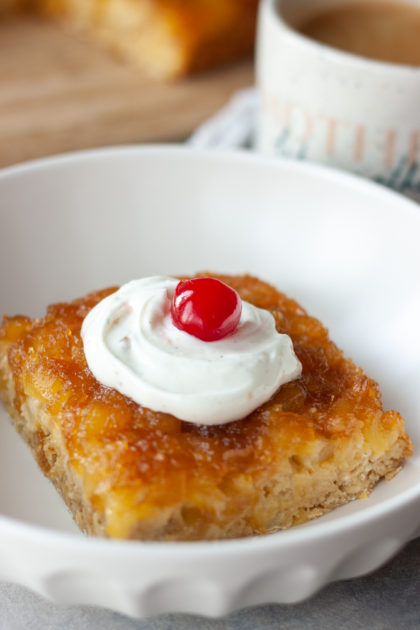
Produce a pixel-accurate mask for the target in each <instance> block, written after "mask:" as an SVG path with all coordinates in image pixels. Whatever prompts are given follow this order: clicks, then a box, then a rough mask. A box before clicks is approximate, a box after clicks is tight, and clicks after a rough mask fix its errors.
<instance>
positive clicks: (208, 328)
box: [171, 278, 242, 341]
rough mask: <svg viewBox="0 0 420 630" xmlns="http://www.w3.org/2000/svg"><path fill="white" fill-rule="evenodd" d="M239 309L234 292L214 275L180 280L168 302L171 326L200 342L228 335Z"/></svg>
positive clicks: (238, 314) (239, 311)
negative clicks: (170, 302)
mask: <svg viewBox="0 0 420 630" xmlns="http://www.w3.org/2000/svg"><path fill="white" fill-rule="evenodd" d="M241 311H242V302H241V298H240V297H239V295H238V294H237V293H236V291H234V290H233V289H231V288H230V287H228V286H227V284H225V283H224V282H221V281H220V280H216V278H194V279H193V280H181V282H179V284H178V285H177V287H176V289H175V293H174V296H173V298H172V304H171V314H172V321H173V323H174V325H175V326H176V327H177V328H179V329H180V330H183V331H184V332H187V333H189V334H190V335H193V336H194V337H198V338H199V339H202V340H203V341H216V340H218V339H223V337H227V335H231V334H232V333H233V332H234V331H235V330H236V327H237V325H238V323H239V319H240V317H241Z"/></svg>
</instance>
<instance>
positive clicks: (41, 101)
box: [0, 17, 253, 166]
mask: <svg viewBox="0 0 420 630" xmlns="http://www.w3.org/2000/svg"><path fill="white" fill-rule="evenodd" d="M252 83H253V67H252V63H251V61H247V62H242V63H239V64H235V65H231V66H229V67H225V68H223V69H218V70H215V71H212V72H208V73H205V74H201V75H198V76H195V77H192V78H187V79H183V80H181V81H178V82H174V83H170V84H165V83H157V82H154V81H152V80H150V79H148V78H147V77H145V76H144V75H143V74H142V73H141V72H140V71H139V70H137V69H136V68H133V67H131V66H129V65H127V64H126V63H124V62H123V61H121V60H119V59H117V58H115V57H113V56H112V55H110V54H109V53H108V52H107V51H105V50H104V49H103V48H102V47H100V46H97V45H96V43H93V42H92V41H91V40H90V39H89V38H88V37H85V36H83V35H81V34H78V33H75V32H74V31H73V30H71V29H67V28H66V27H64V26H63V25H59V24H57V23H51V22H48V21H45V20H41V19H36V18H29V17H22V18H20V17H19V18H16V19H11V20H10V19H4V20H0V166H5V165H8V164H13V163H16V162H20V161H23V160H27V159H32V158H36V157H41V156H45V155H51V154H54V153H61V152H65V151H72V150H77V149H85V148H89V147H98V146H105V145H110V144H122V143H139V142H162V141H169V142H172V141H178V140H184V139H185V138H187V137H188V135H189V134H190V133H191V131H193V129H195V127H196V126H197V125H198V124H200V123H201V122H202V121H203V120H205V119H206V118H208V117H209V116H211V115H212V114H213V113H214V112H216V111H217V110H218V109H219V108H220V107H222V106H223V105H224V104H225V103H226V102H227V101H228V100H229V98H230V96H231V95H232V94H233V93H234V92H235V91H236V90H238V89H240V88H242V87H245V86H249V85H251V84H252Z"/></svg>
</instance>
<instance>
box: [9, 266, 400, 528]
mask: <svg viewBox="0 0 420 630" xmlns="http://www.w3.org/2000/svg"><path fill="white" fill-rule="evenodd" d="M214 277H218V278H219V279H221V280H222V281H224V282H226V283H227V284H229V285H230V286H231V287H233V288H234V289H236V290H237V291H238V293H239V294H240V296H241V297H242V299H244V300H247V301H249V302H251V303H253V304H254V305H256V306H258V307H261V308H265V309H269V310H270V311H271V313H272V314H273V316H274V318H275V321H276V327H277V329H278V331H279V332H285V333H287V334H289V335H290V336H291V338H292V340H293V343H294V348H295V352H296V354H297V356H298V358H299V359H300V361H301V363H302V366H303V371H302V376H301V377H300V378H299V379H297V380H295V381H293V382H290V383H287V384H286V385H283V386H282V387H281V388H280V389H279V390H278V391H277V393H276V394H275V395H274V396H273V397H272V398H271V400H269V401H268V402H266V403H265V404H264V405H262V406H261V407H260V408H258V409H257V410H256V411H254V412H253V413H252V414H250V415H249V416H248V417H246V418H245V419H242V420H238V421H236V422H232V423H229V424H225V425H219V426H212V427H205V426H197V425H193V424H190V423H187V422H183V421H181V420H178V419H177V418H175V417H173V416H171V415H168V414H164V413H158V412H154V411H151V410H149V409H146V408H143V407H141V406H139V405H138V404H136V403H135V402H133V401H132V400H131V399H129V398H127V397H125V396H124V395H122V394H120V393H119V392H117V391H116V390H113V389H111V388H108V387H105V386H102V385H101V384H100V383H99V382H97V381H96V379H95V378H94V377H93V375H92V374H91V372H90V370H89V368H88V366H87V364H86V360H85V356H84V352H83V345H82V341H81V337H80V328H81V325H82V321H83V319H84V317H85V316H86V314H87V313H88V311H89V310H90V309H91V308H92V307H93V306H94V305H95V304H96V303H97V302H98V301H99V300H101V299H102V298H104V297H105V296H106V295H109V294H110V293H111V292H112V291H114V290H115V288H112V289H107V290H104V291H99V292H95V293H92V294H90V295H88V296H86V297H84V298H81V299H78V300H75V301H73V302H71V303H66V304H65V303H63V304H55V305H52V306H50V307H49V308H48V310H47V314H46V316H45V318H43V319H41V320H39V319H36V320H31V319H29V318H28V317H24V316H17V317H5V318H4V320H3V324H2V326H1V327H0V398H2V399H3V401H4V403H5V405H6V407H7V408H8V410H9V412H10V414H11V416H12V418H13V422H14V424H15V426H16V428H17V430H18V431H19V432H20V433H21V435H22V436H23V437H24V439H25V440H26V442H27V443H28V444H29V446H30V447H31V449H32V450H33V452H34V454H35V456H36V458H37V461H38V463H39V465H40V467H41V469H42V470H43V472H44V473H45V474H46V475H47V477H49V478H50V479H51V481H52V482H53V483H54V485H55V486H56V487H57V489H58V490H59V492H60V493H61V495H62V496H63V498H64V500H65V502H66V503H67V505H68V507H69V508H70V510H71V512H72V514H73V516H74V518H75V520H76V522H77V523H78V525H79V526H80V528H81V529H82V530H83V531H85V532H87V533H89V534H94V535H100V536H109V537H115V538H127V539H145V540H201V539H219V538H232V537H241V536H250V535H255V534H266V533H270V532H274V531H276V530H279V529H284V528H288V527H291V526H293V525H297V524H300V523H303V522H305V521H307V520H309V519H312V518H315V517H317V516H320V515H321V514H324V513H326V512H329V511H330V510H332V509H333V508H335V507H337V506H339V505H342V504H344V503H347V502H348V501H351V500H353V499H357V498H360V497H365V496H367V494H368V493H369V492H370V491H371V490H372V488H373V487H374V485H375V484H376V483H377V481H378V480H380V479H381V478H383V477H385V478H386V479H390V478H391V477H392V476H393V475H395V474H396V473H397V472H398V471H399V469H400V467H401V465H402V463H403V461H404V459H405V458H406V457H408V456H409V455H410V454H411V452H412V447H411V442H410V440H409V438H408V436H407V434H406V432H405V430H404V421H403V419H402V417H401V416H400V414H399V413H397V412H396V411H387V412H384V411H383V409H382V404H381V396H380V392H379V387H378V385H377V384H376V383H375V382H374V381H373V380H372V379H370V378H369V377H368V376H366V375H365V374H364V373H363V371H362V370H361V369H359V368H357V367H356V366H355V365H354V364H353V362H352V361H351V360H349V359H346V358H344V357H343V354H342V352H341V351H340V350H339V349H338V348H337V347H336V346H335V344H334V343H333V342H332V341H330V339H329V337H328V332H327V330H326V329H325V328H324V327H323V326H322V324H321V323H320V322H319V321H318V320H316V319H315V318H313V317H310V316H309V315H308V314H307V313H306V312H305V311H304V310H303V308H302V307H301V306H300V305H299V304H297V303H296V302H295V301H294V300H292V299H290V298H288V297H287V296H285V295H284V294H282V293H279V292H278V291H277V290H276V289H274V288H273V287H271V286H270V285H268V284H266V283H264V282H261V281H260V280H258V279H256V278H253V277H251V276H235V277H233V276H232V277H231V276H214Z"/></svg>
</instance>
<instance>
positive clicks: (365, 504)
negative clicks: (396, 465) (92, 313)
mask: <svg viewBox="0 0 420 630" xmlns="http://www.w3.org/2000/svg"><path fill="white" fill-rule="evenodd" d="M419 236H420V209H419V207H418V206H417V205H415V204H414V203H411V202H409V201H407V200H405V199H403V198H402V197H399V196H397V195H396V194H394V193H391V192H389V191H387V190H385V189H382V188H380V187H377V186H376V185H374V184H371V183H369V182H366V181H361V180H358V179H356V178H354V177H351V176H349V175H344V174H341V173H338V172H335V171H331V170H325V169H324V168H322V167H318V166H313V165H309V164H300V163H297V162H291V161H290V162H288V161H282V160H273V161H271V160H269V159H263V158H258V157H253V156H248V155H244V154H238V153H235V154H233V153H230V154H219V153H210V152H199V151H193V150H191V149H188V148H177V147H171V148H170V147H146V148H116V149H110V150H101V151H94V152H88V153H80V154H75V155H68V156H64V157H58V158H52V159H47V160H42V161H40V162H35V163H31V164H26V165H23V166H18V167H15V168H10V169H7V170H5V171H3V172H2V173H1V174H0V268H1V270H2V272H1V273H2V275H1V287H0V289H1V290H0V300H1V303H0V307H1V311H2V312H7V313H9V314H15V313H17V312H23V313H28V314H31V315H39V314H41V313H42V312H43V310H44V308H45V305H46V304H48V303H51V302H54V301H57V300H68V299H70V298H74V297H76V296H79V295H83V294H84V293H85V292H87V291H90V290H93V289H96V288H100V287H104V286H107V285H112V284H114V283H120V282H124V281H126V280H129V279H132V278H135V277H140V276H143V275H151V274H160V273H166V274H179V273H193V272H195V271H198V270H202V269H211V270H214V271H225V272H232V273H237V272H245V271H249V272H251V273H253V274H256V275H259V276H261V277H262V278H264V279H266V280H268V281H271V282H272V283H274V284H275V285H277V286H278V287H279V288H280V289H282V290H284V291H286V292H288V293H289V294H291V295H292V296H294V297H296V298H297V299H298V300H299V301H301V303H302V304H303V305H305V306H306V307H307V309H308V310H309V311H310V312H311V313H313V314H314V315H316V316H318V317H319V318H320V319H322V321H323V322H325V323H326V325H327V326H328V327H329V328H330V332H331V335H332V337H333V339H334V340H336V342H337V343H338V344H339V345H340V346H341V347H342V348H344V350H345V352H346V353H347V354H348V355H351V356H352V357H353V358H354V359H355V361H356V362H358V363H359V364H360V365H361V366H362V367H363V368H364V369H365V370H366V371H367V372H368V373H369V374H370V375H372V376H373V377H374V378H376V379H377V380H378V381H379V382H380V384H381V387H382V390H383V398H384V404H385V406H386V407H395V408H397V409H399V410H400V411H401V412H402V413H403V414H404V416H405V417H406V419H407V426H408V430H409V432H410V434H411V436H412V438H413V442H414V447H415V456H414V457H413V458H412V459H411V460H410V461H409V462H408V463H407V465H406V466H405V467H404V469H403V471H402V472H401V473H400V474H399V475H398V476H397V477H396V478H395V479H393V480H392V481H391V482H389V483H387V482H383V483H381V484H379V485H378V487H377V488H376V489H375V490H374V492H373V493H372V495H371V496H370V497H369V498H368V499H366V500H363V501H362V500H360V501H355V502H353V503H351V504H350V505H347V506H345V507H342V508H340V509H338V510H335V511H334V512H332V513H331V514H329V515H327V516H325V517H323V518H320V519H318V520H316V521H312V522H311V523H308V524H306V525H304V526H300V527H297V528H295V529H292V530H289V531H285V532H280V533H278V534H274V535H270V536H262V537H255V538H249V539H243V540H232V541H224V542H211V543H140V542H113V541H108V540H101V539H89V538H86V537H84V536H82V535H81V534H80V533H79V532H78V531H77V530H76V527H75V526H74V525H73V523H72V520H71V518H70V517H69V515H68V514H67V512H66V510H65V508H64V506H63V504H62V503H61V500H60V499H59V498H58V496H56V494H55V491H54V490H53V488H52V487H51V485H50V484H49V482H48V481H46V480H45V479H44V478H43V477H42V475H41V473H40V472H39V471H38V470H37V467H36V465H35V464H34V462H33V461H32V458H31V456H30V454H29V452H28V450H27V448H26V446H25V445H24V444H22V443H21V441H20V438H18V436H17V435H15V433H14V431H13V429H12V428H11V426H10V425H9V422H8V419H7V415H6V414H5V413H4V411H3V410H1V411H0V416H1V417H0V420H1V422H0V514H1V515H0V580H6V581H16V582H19V583H21V584H23V585H25V586H27V587H29V588H32V589H33V590H35V591H37V592H38V593H41V594H43V595H45V596H47V597H49V598H51V599H52V600H53V601H55V602H66V603H78V604H81V603H86V604H96V605H100V606H105V607H108V608H112V609H114V610H117V611H120V612H123V613H127V614H129V615H133V616H138V617H142V616H147V615H152V614H157V613H163V612H169V611H182V612H191V613H202V614H204V615H214V616H216V615H222V614H225V613H228V612H230V611H232V610H234V609H237V608H241V607H244V606H249V605H252V604H260V603H263V602H296V601H299V600H302V599H303V598H305V597H308V596H309V595H311V594H312V593H314V592H315V591H316V590H317V589H319V588H320V587H322V586H323V585H325V584H326V583H328V582H330V581H331V580H337V579H342V578H348V577H354V576H357V575H361V574H363V573H366V572H367V571H370V570H372V569H375V568H376V567H377V566H379V565H380V564H381V563H383V562H384V561H386V560H387V559H388V558H390V557H391V556H392V554H394V553H395V552H396V551H397V550H398V549H399V548H400V547H401V546H402V545H403V544H404V543H405V542H406V541H408V540H409V539H410V538H412V537H414V536H415V535H416V533H420V532H419V525H420V475H419V471H420V458H419V453H420V422H419V419H420V396H419V383H420V358H419V357H420V336H419V332H418V330H419V329H418V322H419V321H420V292H419V283H418V274H419V269H420V248H419V246H418V241H419Z"/></svg>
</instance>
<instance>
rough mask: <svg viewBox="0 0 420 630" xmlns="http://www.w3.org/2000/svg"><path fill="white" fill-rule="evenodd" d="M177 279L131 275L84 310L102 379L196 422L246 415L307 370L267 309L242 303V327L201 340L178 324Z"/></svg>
mask: <svg viewBox="0 0 420 630" xmlns="http://www.w3.org/2000/svg"><path fill="white" fill-rule="evenodd" d="M178 282H179V281H178V280H177V279H175V278H168V277H161V276H156V277H151V278H143V279H140V280H133V281H132V282H129V283H127V284H125V285H123V286H122V287H121V288H120V289H119V290H118V291H116V292H115V293H113V294H111V295H109V296H108V297H106V298H105V299H103V300H102V301H101V302H99V303H98V304H97V305H96V306H95V307H94V308H93V309H92V310H91V311H90V312H89V313H88V315H87V316H86V318H85V319H84V321H83V325H82V339H83V344H84V351H85V355H86V360H87V363H88V365H89V368H90V370H91V371H92V373H93V375H94V376H95V377H96V379H97V380H98V381H99V382H100V383H102V384H103V385H107V386H109V387H113V388H114V389H116V390H118V391H119V392H121V393H122V394H125V395H126V396H129V397H130V398H132V399H133V400H134V401H136V402H137V403H139V404H140V405H142V406H143V407H148V408H149V409H152V410H154V411H161V412H165V413H169V414H172V415H174V416H176V417H177V418H180V419H181V420H187V421H188V422H194V423H197V424H206V425H212V424H224V423H226V422H231V421H233V420H239V419H240V418H244V417H245V416H247V415H248V414H249V413H251V412H252V411H254V409H256V408H257V407H259V406H260V405H261V404H262V403H264V402H265V401H267V400H268V399H269V398H270V397H271V396H272V395H273V394H274V392H275V391H276V390H277V389H278V388H279V387H280V385H282V384H284V383H286V382H288V381H291V380H293V379H295V378H297V377H298V376H300V374H301V370H302V367H301V364H300V362H299V360H298V359H297V357H296V355H295V353H294V350H293V344H292V341H291V339H290V337H289V336H288V335H282V334H279V333H278V332H277V331H276V329H275V322H274V318H273V316H272V315H271V313H269V312H268V311H266V310H263V309H260V308H257V307H255V306H253V305H252V304H249V303H248V302H244V301H243V302H242V314H241V318H240V321H239V324H238V327H237V329H236V331H235V332H234V333H233V334H231V335H229V336H228V337H225V338H223V339H220V340H217V341H211V342H209V341H202V340H200V339H198V338H196V337H194V336H192V335H190V334H188V333H186V332H184V331H183V330H179V329H178V328H176V327H175V326H174V324H173V322H172V317H171V300H172V296H173V294H174V291H175V288H176V286H177V284H178Z"/></svg>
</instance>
